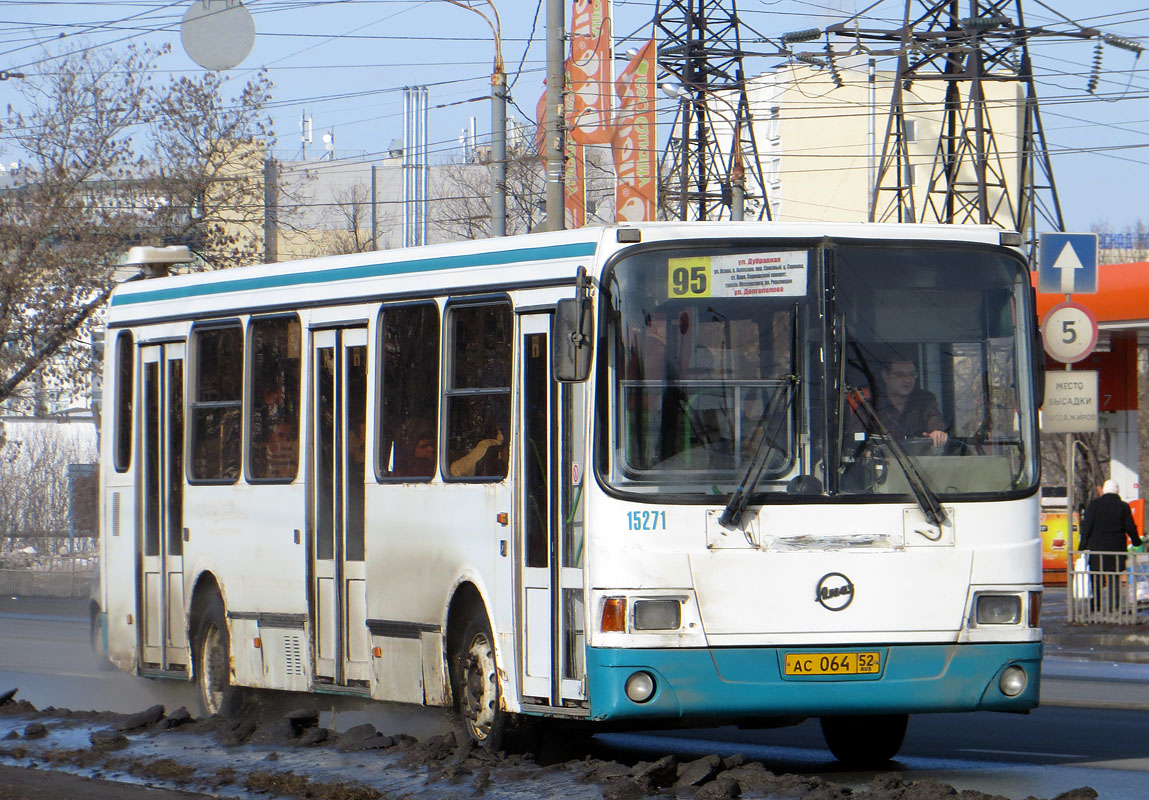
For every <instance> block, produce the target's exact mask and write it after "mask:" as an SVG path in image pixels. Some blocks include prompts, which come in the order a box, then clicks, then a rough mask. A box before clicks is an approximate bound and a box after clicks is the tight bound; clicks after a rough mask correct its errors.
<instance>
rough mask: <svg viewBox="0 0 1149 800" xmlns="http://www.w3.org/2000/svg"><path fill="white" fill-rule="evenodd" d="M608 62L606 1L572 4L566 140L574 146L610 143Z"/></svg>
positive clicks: (608, 41) (610, 64)
mask: <svg viewBox="0 0 1149 800" xmlns="http://www.w3.org/2000/svg"><path fill="white" fill-rule="evenodd" d="M612 59H613V53H612V48H611V41H610V0H574V2H573V4H572V7H571V54H570V59H569V60H568V61H567V73H568V81H569V87H568V88H569V89H570V93H571V95H572V96H573V97H574V106H573V108H572V109H571V110H570V115H571V119H570V128H569V130H570V139H571V140H572V141H574V142H577V143H578V144H606V143H607V142H609V141H610V139H611V128H612V126H611V114H610V111H611V93H610V83H611V77H612V63H613V62H612Z"/></svg>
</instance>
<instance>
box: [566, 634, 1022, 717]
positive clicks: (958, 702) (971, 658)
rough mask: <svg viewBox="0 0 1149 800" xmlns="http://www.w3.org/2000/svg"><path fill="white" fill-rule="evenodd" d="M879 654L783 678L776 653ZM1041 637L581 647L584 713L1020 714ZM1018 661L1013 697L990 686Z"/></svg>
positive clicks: (742, 714) (687, 714)
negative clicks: (852, 668)
mask: <svg viewBox="0 0 1149 800" xmlns="http://www.w3.org/2000/svg"><path fill="white" fill-rule="evenodd" d="M861 650H865V651H875V650H877V651H881V652H882V653H883V661H884V664H883V667H882V673H881V675H880V676H877V677H873V676H862V675H859V676H847V677H832V678H825V677H821V678H806V679H801V678H797V679H796V678H793V677H783V675H782V668H781V666H780V664H781V662H782V654H783V653H798V652H810V653H834V652H858V651H861ZM1041 656H1042V645H1041V643H1040V642H1019V643H1016V644H960V645H926V644H921V645H885V646H881V647H850V648H839V647H810V648H793V647H788V648H774V647H738V648H709V649H707V648H700V649H688V650H673V649H639V650H624V649H603V648H587V664H586V666H587V681H588V684H589V686H588V688H589V693H590V716H591V719H594V720H610V719H613V720H626V719H631V720H642V719H650V720H652V721H654V720H657V719H666V720H672V719H685V718H690V717H696V718H712V719H731V720H733V719H753V718H754V717H770V716H788V715H801V716H818V715H821V714H897V713H906V714H912V713H925V712H935V711H1024V710H1026V709H1030V708H1034V707H1035V706H1036V705H1037V700H1038V683H1039V681H1040V675H1041ZM1013 664H1017V665H1019V666H1021V667H1023V668H1024V669H1025V671H1026V674H1027V675H1028V676H1029V680H1028V682H1027V684H1026V688H1025V689H1024V691H1022V693H1021V694H1020V695H1018V696H1017V697H1006V696H1005V695H1004V694H1002V692H1001V691H1000V689H998V679H999V678H1000V677H1001V673H1002V671H1003V670H1004V669H1005V668H1006V667H1008V666H1010V665H1013ZM638 670H645V671H646V672H649V673H650V674H651V675H652V676H653V677H654V681H655V686H656V689H655V694H654V696H653V697H652V698H651V699H650V700H648V701H647V702H645V703H634V702H632V701H631V700H629V699H628V698H627V696H626V691H625V684H626V679H627V678H628V677H630V676H631V675H632V674H633V673H634V672H636V671H638Z"/></svg>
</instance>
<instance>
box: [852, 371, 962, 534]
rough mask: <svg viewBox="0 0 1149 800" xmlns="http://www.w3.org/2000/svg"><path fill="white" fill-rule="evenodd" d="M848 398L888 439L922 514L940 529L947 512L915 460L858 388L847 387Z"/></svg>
mask: <svg viewBox="0 0 1149 800" xmlns="http://www.w3.org/2000/svg"><path fill="white" fill-rule="evenodd" d="M846 396H847V397H848V398H849V399H850V400H851V401H852V402H854V403H856V404H857V410H859V411H861V412H862V414H863V416H864V417H865V419H864V420H862V422H863V423H864V424H865V425H866V427H867V428H869V429H870V430H877V431H878V433H880V434H881V435H882V436H884V437H885V438H886V442H887V443H888V444H889V447H890V452H891V453H893V454H894V460H895V461H897V462H898V466H899V467H901V468H902V472H904V473H905V474H906V482H907V483H909V485H910V488H911V489H913V491H914V497H915V498H916V499H917V501H918V505H919V506H921V509H922V513H923V514H925V515H926V519H928V520H929V521H930V522H931V523H933V524H934V525H937V526H938V527H939V528H940V527H941V526H942V523H944V522H945V521H946V511H945V509H944V508H942V504H941V503H940V502H939V501H938V496H937V495H936V494H934V490H933V489H931V488H930V485H929V484H928V483H926V479H925V478H923V477H922V474H921V473H920V472H918V468H917V467H915V466H914V462H913V459H911V458H910V457H909V456H908V455H906V451H905V450H903V449H902V445H901V444H900V443H899V442H898V440H897V439H895V438H894V437H893V436H891V435H890V431H889V429H888V428H887V427H886V426H885V425H883V424H882V420H881V419H880V418H879V417H878V412H877V411H875V410H874V407H873V406H872V405H870V401H869V400H867V399H866V395H865V393H864V392H862V391H861V390H860V389H858V388H857V387H856V386H847V387H846Z"/></svg>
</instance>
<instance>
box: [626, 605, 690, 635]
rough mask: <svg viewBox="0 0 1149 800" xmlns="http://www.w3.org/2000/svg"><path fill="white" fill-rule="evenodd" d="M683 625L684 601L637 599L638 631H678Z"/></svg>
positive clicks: (635, 610) (635, 622) (636, 622)
mask: <svg viewBox="0 0 1149 800" xmlns="http://www.w3.org/2000/svg"><path fill="white" fill-rule="evenodd" d="M681 625H682V602H681V601H680V600H678V599H677V598H675V599H669V600H635V601H634V629H635V630H636V631H676V630H678V629H679V627H681Z"/></svg>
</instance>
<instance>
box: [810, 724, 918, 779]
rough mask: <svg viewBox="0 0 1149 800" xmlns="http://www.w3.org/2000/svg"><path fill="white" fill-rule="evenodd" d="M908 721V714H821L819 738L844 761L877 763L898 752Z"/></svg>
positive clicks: (871, 764)
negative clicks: (845, 715) (842, 715)
mask: <svg viewBox="0 0 1149 800" xmlns="http://www.w3.org/2000/svg"><path fill="white" fill-rule="evenodd" d="M909 720H910V717H909V715H908V714H872V715H867V716H847V717H822V720H821V721H822V737H823V738H824V739H825V740H826V746H827V747H829V748H830V752H831V753H833V754H834V758H836V759H838V760H839V761H841V762H842V763H843V764H847V765H849V766H854V767H869V766H880V765H882V764H884V763H885V762H887V761H889V760H890V759H891V758H893V757H894V756H896V755H897V754H898V750H900V749H901V747H902V742H903V741H904V740H905V738H906V725H907V724H908V723H909Z"/></svg>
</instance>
